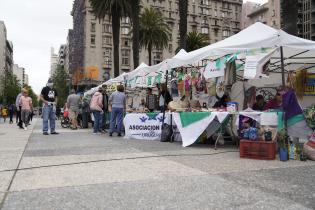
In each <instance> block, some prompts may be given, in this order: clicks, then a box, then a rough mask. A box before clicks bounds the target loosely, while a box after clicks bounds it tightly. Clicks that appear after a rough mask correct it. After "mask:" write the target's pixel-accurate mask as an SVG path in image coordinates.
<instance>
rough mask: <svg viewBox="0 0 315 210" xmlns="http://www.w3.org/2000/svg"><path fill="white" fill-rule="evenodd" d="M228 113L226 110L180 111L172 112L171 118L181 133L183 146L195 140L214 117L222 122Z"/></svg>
mask: <svg viewBox="0 0 315 210" xmlns="http://www.w3.org/2000/svg"><path fill="white" fill-rule="evenodd" d="M228 115H229V113H228V112H180V113H173V120H174V122H175V124H176V125H177V129H178V130H179V132H180V134H181V137H182V142H183V147H187V146H189V145H192V144H193V143H195V142H196V140H197V139H198V137H199V136H200V135H201V134H202V133H203V132H204V131H205V130H206V129H207V127H208V126H209V125H210V123H211V122H212V121H213V120H214V119H215V117H217V119H218V121H219V122H220V123H222V122H223V121H224V120H225V118H226V117H227V116H228Z"/></svg>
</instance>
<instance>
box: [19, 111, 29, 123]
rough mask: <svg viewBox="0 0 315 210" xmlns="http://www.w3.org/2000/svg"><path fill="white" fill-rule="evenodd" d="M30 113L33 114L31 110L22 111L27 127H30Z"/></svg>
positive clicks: (23, 120)
mask: <svg viewBox="0 0 315 210" xmlns="http://www.w3.org/2000/svg"><path fill="white" fill-rule="evenodd" d="M30 112H31V111H30V110H22V111H21V118H22V122H24V125H25V126H28V123H29V115H30Z"/></svg>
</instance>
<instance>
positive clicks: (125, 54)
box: [121, 49, 130, 66]
mask: <svg viewBox="0 0 315 210" xmlns="http://www.w3.org/2000/svg"><path fill="white" fill-rule="evenodd" d="M129 61H130V50H127V49H122V50H121V64H122V65H124V66H128V65H130V63H129Z"/></svg>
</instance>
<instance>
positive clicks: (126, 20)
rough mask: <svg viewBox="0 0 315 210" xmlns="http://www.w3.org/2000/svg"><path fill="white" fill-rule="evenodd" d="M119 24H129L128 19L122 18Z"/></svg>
mask: <svg viewBox="0 0 315 210" xmlns="http://www.w3.org/2000/svg"><path fill="white" fill-rule="evenodd" d="M121 22H122V23H126V24H128V23H130V20H129V17H124V18H122V20H121Z"/></svg>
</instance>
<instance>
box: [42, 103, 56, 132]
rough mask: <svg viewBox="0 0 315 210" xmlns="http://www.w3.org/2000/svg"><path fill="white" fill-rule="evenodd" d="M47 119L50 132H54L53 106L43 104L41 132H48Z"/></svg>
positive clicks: (54, 117)
mask: <svg viewBox="0 0 315 210" xmlns="http://www.w3.org/2000/svg"><path fill="white" fill-rule="evenodd" d="M48 120H49V124H50V133H53V132H55V126H56V122H55V121H56V111H55V110H54V107H53V106H51V105H50V106H49V105H44V107H43V132H48Z"/></svg>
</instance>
